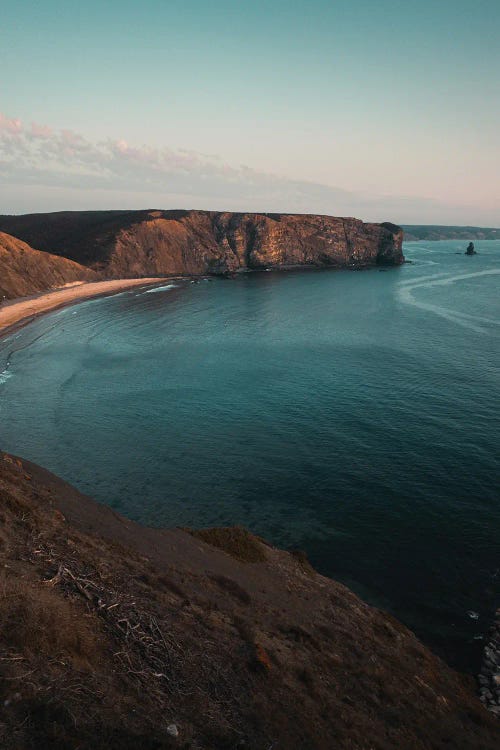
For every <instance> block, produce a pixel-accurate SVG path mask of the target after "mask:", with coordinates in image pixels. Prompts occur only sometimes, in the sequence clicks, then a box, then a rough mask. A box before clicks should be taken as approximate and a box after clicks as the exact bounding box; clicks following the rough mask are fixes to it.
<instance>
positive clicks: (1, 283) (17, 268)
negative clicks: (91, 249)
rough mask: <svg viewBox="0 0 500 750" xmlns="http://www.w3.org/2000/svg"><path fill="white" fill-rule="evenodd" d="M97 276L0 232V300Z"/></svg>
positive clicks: (81, 267) (64, 259)
mask: <svg viewBox="0 0 500 750" xmlns="http://www.w3.org/2000/svg"><path fill="white" fill-rule="evenodd" d="M96 278H97V275H96V274H95V273H94V272H93V271H91V270H90V269H89V268H84V267H83V266H81V265H80V264H78V263H75V262H73V261H71V260H67V259H66V258H60V257H59V256H57V255H51V254H49V253H48V252H40V251H38V250H34V249H33V248H32V247H30V246H29V245H27V244H26V243H25V242H22V241H21V240H19V239H17V238H16V237H11V236H10V235H8V234H4V233H3V232H0V299H1V298H3V297H6V298H7V299H12V298H14V297H25V296H27V295H30V294H35V293H36V292H42V291H46V290H47V289H53V288H56V287H61V286H64V285H65V284H69V283H72V282H75V281H91V280H95V279H96Z"/></svg>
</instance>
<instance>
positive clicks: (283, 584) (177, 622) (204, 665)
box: [0, 452, 500, 750]
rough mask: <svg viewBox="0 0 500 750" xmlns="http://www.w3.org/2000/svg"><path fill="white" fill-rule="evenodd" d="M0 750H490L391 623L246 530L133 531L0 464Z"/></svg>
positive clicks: (484, 726)
mask: <svg viewBox="0 0 500 750" xmlns="http://www.w3.org/2000/svg"><path fill="white" fill-rule="evenodd" d="M0 498H1V504H0V517H1V521H2V525H1V527H0V656H1V659H0V678H1V679H0V701H1V705H2V713H1V716H0V745H1V746H2V747H5V748H45V747H47V748H49V747H51V748H60V749H61V750H63V748H76V747H78V748H80V749H81V750H90V749H91V748H92V750H104V749H106V750H118V749H119V750H127V749H130V750H132V749H133V750H141V749H142V750H145V749H146V748H147V749H148V750H153V749H155V750H162V749H163V748H175V747H178V748H181V747H182V748H192V750H225V749H226V750H234V749H235V748H240V747H241V748H243V747H244V748H246V749H247V750H267V749H268V748H270V747H275V748H277V749H278V748H283V749H285V748H286V750H305V749H307V750H332V748H334V747H335V748H338V750H368V749H369V748H377V750H402V749H403V748H404V750H429V749H430V748H432V749H433V750H449V748H453V750H477V748H482V749H483V750H494V748H498V746H499V745H498V740H499V737H500V730H499V725H498V722H497V720H496V719H495V718H494V717H493V716H491V715H490V714H488V712H487V711H486V710H485V709H484V708H483V707H482V706H481V704H480V702H479V700H478V699H477V698H476V697H475V695H474V685H473V684H469V683H468V682H467V681H465V680H464V679H462V678H461V677H460V676H459V675H458V674H456V673H455V672H453V671H452V670H451V669H449V668H448V667H447V666H446V665H445V664H444V663H443V662H441V661H440V660H439V659H438V658H437V657H435V656H434V655H433V654H431V653H430V652H429V651H428V649H426V648H425V647H424V646H423V645H422V644H421V643H419V641H418V640H417V639H416V638H415V636H414V635H413V634H412V633H411V632H410V631H408V630H407V629H406V628H404V627H403V626H402V625H401V624H400V623H398V622H397V621H396V620H394V618H392V617H390V616H388V615H386V614H384V613H383V612H380V611H378V610H376V609H374V608H372V607H369V606H367V605H366V604H364V603H363V602H362V601H361V600H360V599H358V598H357V597H356V596H354V594H352V592H350V591H349V590H348V589H347V588H345V587H344V586H342V585H340V584H338V583H336V582H335V581H332V580H329V579H327V578H324V577H322V576H320V575H318V574H317V573H316V572H315V571H314V570H312V568H310V566H309V565H308V564H307V562H306V561H305V560H304V559H303V558H302V557H300V556H293V555H291V554H288V553H286V552H282V551H280V550H277V549H274V548H272V547H270V546H269V545H267V544H265V543H264V542H263V541H262V540H260V539H257V538H256V537H252V536H251V535H250V534H248V533H246V532H244V531H243V530H237V529H225V530H208V531H205V532H199V533H198V534H197V535H190V534H188V533H186V532H184V531H181V530H179V529H175V530H159V529H148V528H143V527H141V526H139V525H137V524H135V523H132V522H131V521H127V520H126V519H124V518H122V517H120V516H119V515H118V514H116V513H114V512H113V511H112V510H111V509H109V508H106V507H104V506H100V505H97V504H96V503H94V502H93V501H92V500H91V499H89V498H86V497H84V496H83V495H81V494H80V493H79V492H77V491H76V490H75V489H73V488H72V487H70V486H69V485H67V484H65V483H64V482H61V481H60V480H58V479H57V478H56V477H54V476H53V475H51V474H49V473H48V472H46V471H44V470H43V469H40V467H37V466H34V465H33V464H30V463H29V462H26V461H22V460H19V459H16V458H14V457H12V456H7V455H5V454H2V453H1V452H0Z"/></svg>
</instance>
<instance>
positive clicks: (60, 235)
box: [0, 210, 403, 278]
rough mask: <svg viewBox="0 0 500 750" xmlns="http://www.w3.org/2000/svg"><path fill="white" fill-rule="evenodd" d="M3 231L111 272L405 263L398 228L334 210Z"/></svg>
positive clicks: (66, 222) (127, 214) (103, 214)
mask: <svg viewBox="0 0 500 750" xmlns="http://www.w3.org/2000/svg"><path fill="white" fill-rule="evenodd" d="M0 229H2V230H4V231H6V232H9V233H11V234H13V235H15V236H16V237H19V238H20V239H22V240H24V241H25V242H29V243H30V244H32V245H34V246H36V247H38V248H40V249H42V250H50V251H51V252H55V253H57V254H59V255H63V256H65V257H67V258H70V259H72V260H74V261H77V262H78V263H81V264H83V265H86V266H90V267H91V268H93V269H95V270H98V271H100V272H102V273H103V274H104V275H105V276H106V277H107V278H126V277H135V276H153V275H158V276H165V275H172V274H173V275H175V274H190V275H191V274H192V275H198V274H207V273H213V274H228V273H229V274H230V273H234V272H236V271H240V270H246V269H257V268H267V267H270V266H272V267H284V266H334V267H339V268H352V267H363V266H368V265H374V264H377V263H389V264H398V263H401V262H402V261H403V255H402V237H403V234H402V230H401V229H400V228H399V227H397V226H395V225H393V224H388V223H387V224H366V223H363V222H362V221H360V220H359V219H352V218H335V217H332V216H314V215H294V214H237V213H221V212H214V211H153V210H151V211H87V212H78V211H77V212H62V213H52V214H30V215H26V216H0Z"/></svg>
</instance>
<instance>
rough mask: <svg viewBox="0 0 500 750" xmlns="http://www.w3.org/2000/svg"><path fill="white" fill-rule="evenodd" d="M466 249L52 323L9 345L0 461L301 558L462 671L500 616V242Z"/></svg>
mask: <svg viewBox="0 0 500 750" xmlns="http://www.w3.org/2000/svg"><path fill="white" fill-rule="evenodd" d="M465 244H466V243H463V242H437V243H427V244H426V243H410V244H408V245H407V246H406V251H405V252H406V256H407V258H409V259H411V260H412V261H413V264H412V265H410V264H408V265H405V266H403V267H401V268H394V269H387V270H384V271H381V270H378V269H374V270H370V271H363V272H334V271H318V272H293V273H274V272H271V273H255V274H247V275H244V276H241V277H239V278H237V279H236V280H231V281H224V280H213V281H207V282H201V283H197V284H192V283H184V282H176V283H175V285H172V284H168V285H166V286H164V287H163V288H160V289H156V290H154V291H147V292H145V291H143V290H141V291H137V290H134V291H131V292H127V293H124V294H121V295H118V296H115V297H110V298H106V299H99V300H93V301H88V302H85V303H82V304H79V305H78V306H76V307H71V308H66V309H64V310H62V311H58V312H55V313H52V314H50V315H47V316H45V317H43V318H41V319H40V320H39V321H37V322H35V323H33V324H31V325H30V326H28V327H26V328H25V329H23V330H22V331H20V332H18V333H17V334H15V335H11V336H10V337H9V338H8V339H7V340H3V341H1V342H0V373H2V374H1V375H0V383H1V384H0V421H1V423H0V445H1V446H2V448H3V449H4V450H7V451H12V452H15V453H18V454H20V455H22V456H25V457H26V458H30V459H32V460H34V461H36V462H38V463H40V464H42V465H43V466H46V467H47V468H49V469H51V470H52V471H54V472H56V473H57V474H59V475H60V476H62V477H64V478H65V479H67V480H69V481H71V482H72V483H74V484H75V485H76V486H77V487H79V488H80V489H81V490H83V491H84V492H86V493H89V494H91V495H93V496H94V497H96V498H97V499H98V500H100V501H102V502H104V503H108V504H109V505H111V506H112V507H114V508H116V509H117V510H119V511H120V512H122V513H124V514H126V515H128V516H129V517H131V518H134V519H136V520H139V521H142V522H144V523H147V524H153V525H159V526H170V525H181V526H208V525H228V524H244V525H245V526H247V527H248V528H250V529H251V530H253V531H254V532H256V533H258V534H261V535H263V536H264V537H266V538H267V539H269V540H271V541H272V542H274V543H276V544H278V545H282V546H285V547H295V548H297V547H298V548H302V549H305V550H306V551H307V553H308V554H309V557H310V559H311V560H312V562H313V563H314V565H315V566H316V567H317V568H318V569H319V570H320V571H322V572H323V573H326V574H328V575H331V576H333V577H335V578H337V579H339V580H341V581H343V582H345V583H347V584H348V585H349V586H351V587H352V588H353V589H354V590H355V591H356V592H358V593H360V594H361V595H362V596H363V597H365V599H367V600H369V601H370V602H372V603H375V604H377V605H379V606H382V607H384V608H386V609H388V610H390V611H391V612H393V613H394V614H395V615H397V616H398V617H399V618H400V619H401V620H403V621H404V622H405V623H406V624H408V625H409V626H410V627H411V628H413V629H414V630H415V631H416V632H417V633H418V634H419V635H420V636H421V637H422V638H423V639H424V640H426V641H427V642H428V643H431V644H432V645H433V646H434V648H437V649H438V650H440V652H441V653H443V654H445V655H446V657H447V658H448V659H449V660H450V661H452V662H453V663H454V664H455V665H457V666H459V667H461V668H466V669H471V670H474V669H475V668H476V667H477V661H478V657H479V651H480V649H481V648H482V645H483V644H482V641H481V640H480V636H481V635H482V634H483V633H484V632H485V630H486V629H487V628H488V626H489V624H490V618H491V614H492V612H493V610H494V608H495V607H496V606H498V605H500V537H499V534H500V496H499V491H498V488H499V483H498V480H499V477H500V459H499V438H500V430H499V405H498V395H499V390H500V389H499V386H500V375H499V357H498V355H499V335H500V329H499V324H500V307H499V295H498V291H499V286H500V241H499V242H477V243H476V249H477V250H478V251H479V255H477V256H475V257H472V258H468V257H465V256H464V255H463V252H464V249H465ZM457 253H460V254H457ZM474 613H477V615H478V618H477V619H475V618H476V614H474Z"/></svg>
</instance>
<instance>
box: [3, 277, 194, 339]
mask: <svg viewBox="0 0 500 750" xmlns="http://www.w3.org/2000/svg"><path fill="white" fill-rule="evenodd" d="M184 278H185V277H184V276H182V277H181V276H161V277H147V278H143V279H142V278H141V279H111V280H106V281H84V282H82V283H81V284H72V285H70V286H67V287H59V288H58V289H53V290H52V291H47V292H41V293H40V294H38V295H33V296H30V297H17V298H15V299H13V300H9V301H7V302H5V303H4V304H3V305H2V306H0V338H3V337H4V336H6V335H9V334H11V333H14V332H15V331H17V330H19V329H20V328H24V326H26V325H28V324H29V323H31V322H33V321H34V320H36V319H37V318H39V317H40V316H42V315H45V314H46V313H49V312H54V311H55V310H61V309H63V308H64V307H69V306H70V305H72V304H75V303H78V302H84V301H86V300H89V299H97V298H99V297H108V296H112V295H114V294H118V293H119V292H124V291H127V290H128V289H134V288H136V287H141V286H155V285H156V284H163V283H165V282H166V281H175V280H180V279H184Z"/></svg>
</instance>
